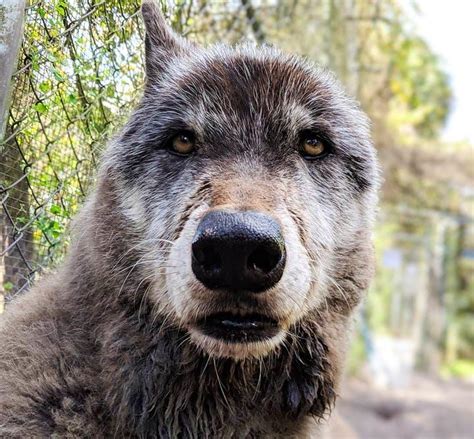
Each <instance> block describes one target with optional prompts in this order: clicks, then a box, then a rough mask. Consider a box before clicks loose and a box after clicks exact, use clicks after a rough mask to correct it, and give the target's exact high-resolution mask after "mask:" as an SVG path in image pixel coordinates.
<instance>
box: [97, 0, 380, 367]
mask: <svg viewBox="0 0 474 439" xmlns="http://www.w3.org/2000/svg"><path fill="white" fill-rule="evenodd" d="M143 17H144V21H145V25H146V75H147V79H146V86H145V91H144V95H143V98H142V100H141V102H140V104H139V106H138V108H137V109H136V111H135V112H134V114H133V115H132V117H131V119H130V121H129V122H128V124H127V125H126V127H125V129H124V130H123V132H122V134H121V135H120V136H119V138H118V139H117V141H116V142H115V143H114V144H113V145H112V146H111V148H110V149H109V151H108V153H107V156H106V162H105V163H106V164H105V167H106V168H107V169H108V170H109V171H111V172H113V174H114V176H115V184H116V185H117V186H118V188H119V189H118V192H119V197H118V198H119V202H120V206H121V212H122V215H123V217H124V221H125V222H126V227H127V229H128V230H129V231H132V232H133V236H135V237H136V238H135V240H136V242H135V240H134V241H133V242H130V243H128V251H133V252H137V253H138V254H139V256H140V257H139V258H138V260H137V262H136V264H135V266H134V269H135V271H136V272H138V273H140V279H141V282H143V283H144V284H146V285H148V288H147V293H146V294H147V297H146V300H149V301H150V302H151V303H152V304H153V306H154V312H156V313H157V315H162V316H165V317H166V319H167V320H168V321H169V322H171V323H172V324H176V325H179V326H180V327H181V328H184V329H185V330H186V331H187V332H188V333H189V335H190V337H191V340H192V341H193V342H194V343H195V344H196V345H197V346H198V347H200V348H201V349H203V350H204V351H205V352H207V353H208V354H211V355H213V356H219V357H232V358H236V359H239V358H247V357H258V356H262V355H266V354H268V353H269V352H271V351H272V350H274V349H276V348H277V346H278V345H280V344H281V343H284V340H285V337H287V336H288V333H291V331H292V328H294V327H295V325H297V324H298V322H301V321H304V319H305V318H307V316H308V315H310V314H311V315H313V316H314V315H315V313H316V314H317V312H318V310H320V309H325V308H327V307H329V308H331V307H333V308H334V311H335V312H337V313H343V314H344V313H345V314H349V312H350V311H351V310H352V308H353V307H354V306H355V305H356V304H357V303H358V302H359V300H360V296H359V293H358V292H359V291H360V290H361V289H363V288H365V287H366V283H367V279H368V278H369V277H370V276H369V272H370V271H371V270H370V265H371V262H370V257H369V256H368V255H369V254H370V250H368V249H369V248H370V226H371V221H372V217H373V212H374V204H375V200H376V196H375V193H376V187H377V170H376V160H375V154H374V149H373V146H372V144H371V140H370V136H369V130H368V123H367V118H366V117H365V116H364V114H363V113H362V112H361V110H360V109H359V108H358V106H357V105H356V104H355V103H354V101H352V100H351V99H349V98H348V97H347V96H346V95H345V94H344V92H343V91H342V89H341V87H340V86H339V84H338V83H337V82H336V81H335V79H334V77H333V76H332V75H331V74H329V73H327V72H324V71H321V70H319V69H317V68H315V67H314V66H313V65H311V64H310V63H309V62H306V61H304V60H302V59H300V58H297V57H295V56H288V55H285V54H282V53H281V52H279V51H278V50H276V49H274V48H270V47H261V48H255V47H254V46H252V45H243V46H239V47H237V48H234V49H233V48H230V47H228V46H224V45H216V46H212V47H210V48H202V47H199V46H196V45H193V44H191V43H189V42H187V41H185V40H184V39H182V38H181V37H179V36H177V35H175V34H174V33H173V32H172V31H171V29H169V28H168V26H167V25H166V23H165V22H164V20H163V17H162V15H161V13H160V12H159V10H158V7H157V5H156V4H155V3H154V2H153V1H152V0H148V1H145V2H144V5H143Z"/></svg>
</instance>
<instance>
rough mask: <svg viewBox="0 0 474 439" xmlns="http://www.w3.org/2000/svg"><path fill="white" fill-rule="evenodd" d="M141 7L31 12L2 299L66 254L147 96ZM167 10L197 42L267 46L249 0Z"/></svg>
mask: <svg viewBox="0 0 474 439" xmlns="http://www.w3.org/2000/svg"><path fill="white" fill-rule="evenodd" d="M14 3H15V2H14V1H13V2H12V4H14ZM17 3H18V2H17ZM140 3H141V2H140V0H127V1H121V0H103V1H96V0H75V1H65V0H54V1H51V0H48V1H35V2H33V3H32V4H31V5H30V6H27V7H26V10H25V11H24V38H23V40H22V44H21V48H20V53H19V58H18V65H17V69H16V71H15V72H14V74H13V77H12V80H11V85H10V87H11V99H10V102H11V106H10V107H9V112H8V120H7V124H6V130H5V135H4V140H3V142H2V143H1V144H0V152H1V156H0V157H1V160H0V201H1V209H0V240H1V241H0V258H1V259H0V295H4V296H5V297H6V298H7V300H9V299H11V298H12V297H13V296H15V295H16V294H18V293H20V292H21V291H23V290H25V289H27V288H28V287H29V285H30V284H31V282H32V281H33V280H34V279H35V277H36V275H37V274H38V273H40V272H41V271H43V270H44V268H46V267H51V266H54V264H55V263H56V262H57V261H58V260H60V259H61V257H62V256H63V253H64V250H65V248H66V246H67V243H68V239H67V233H65V231H66V228H67V225H68V223H69V220H70V218H71V216H72V215H74V213H75V212H76V210H77V208H78V205H80V203H81V201H82V200H83V198H84V196H85V194H86V193H87V189H88V187H89V186H90V184H91V181H92V176H93V171H94V169H95V167H96V164H97V159H98V156H99V154H100V150H101V148H102V147H103V145H104V144H105V142H106V139H107V137H108V136H109V135H110V133H111V132H112V131H113V129H114V128H116V127H117V125H119V124H120V122H121V121H122V120H123V118H124V116H126V115H127V113H128V112H129V111H130V109H131V108H132V107H133V105H134V103H135V102H136V100H137V98H138V97H139V94H140V90H141V86H142V82H143V69H142V66H143V59H142V53H143V50H142V49H143V48H142V46H143V27H142V22H141V18H140ZM238 6H240V7H238ZM5 8H8V5H7V6H5ZM163 9H164V12H165V14H166V15H167V17H168V18H169V20H170V21H171V22H172V24H173V26H174V27H175V28H176V29H177V30H178V31H179V32H181V33H183V34H185V35H187V36H188V37H190V38H193V39H198V40H207V41H209V40H216V39H222V40H226V41H230V42H236V41H238V40H240V39H241V38H242V36H244V35H245V36H246V37H247V38H254V39H256V40H259V41H263V40H264V38H265V36H264V33H263V31H262V29H261V26H260V24H259V21H258V19H257V17H256V12H255V9H254V8H253V7H252V5H251V3H249V2H248V0H242V1H241V2H239V3H235V4H230V3H222V2H213V3H208V2H206V1H197V2H193V1H184V2H177V3H176V4H174V6H173V7H171V6H169V5H167V4H163ZM0 12H1V11H0ZM6 12H8V10H7V11H6ZM229 12H231V13H230V14H229ZM197 17H199V20H197V19H196V18H197ZM13 25H14V26H21V25H22V22H21V20H19V21H17V22H16V23H13ZM3 80H4V79H3V78H2V81H3ZM0 110H1V109H0Z"/></svg>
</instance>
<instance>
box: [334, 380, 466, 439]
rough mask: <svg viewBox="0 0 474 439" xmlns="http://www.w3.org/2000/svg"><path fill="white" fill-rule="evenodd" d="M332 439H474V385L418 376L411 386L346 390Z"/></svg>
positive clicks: (353, 385)
mask: <svg viewBox="0 0 474 439" xmlns="http://www.w3.org/2000/svg"><path fill="white" fill-rule="evenodd" d="M341 396H342V398H341V399H340V400H339V403H338V408H337V412H338V414H339V417H340V418H342V426H340V427H342V428H338V429H335V430H333V434H331V437H332V438H333V439H349V438H351V439H352V438H360V439H366V438H368V439H372V438H373V439H415V438H416V439H464V438H466V439H474V382H463V381H443V380H441V379H437V378H429V377H425V376H415V377H413V378H412V380H411V383H410V385H409V386H408V387H406V388H404V389H398V390H393V389H391V390H387V389H384V390H383V389H377V388H375V387H373V386H371V385H369V384H367V383H364V382H363V381H361V380H349V381H347V382H346V384H345V385H344V387H343V390H342V395H341Z"/></svg>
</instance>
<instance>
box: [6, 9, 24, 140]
mask: <svg viewBox="0 0 474 439" xmlns="http://www.w3.org/2000/svg"><path fill="white" fill-rule="evenodd" d="M25 6H26V1H25V0H2V2H1V3H0V139H3V135H4V133H5V127H6V125H7V119H8V107H9V103H10V94H11V87H10V83H11V77H12V75H13V73H14V72H15V69H16V65H17V59H18V52H19V50H20V45H21V39H22V35H23V17H24V12H25ZM0 149H1V147H0Z"/></svg>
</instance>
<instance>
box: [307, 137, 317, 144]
mask: <svg viewBox="0 0 474 439" xmlns="http://www.w3.org/2000/svg"><path fill="white" fill-rule="evenodd" d="M306 143H309V144H310V145H313V146H314V145H317V144H318V143H319V140H318V139H316V137H310V138H308V139H306Z"/></svg>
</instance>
